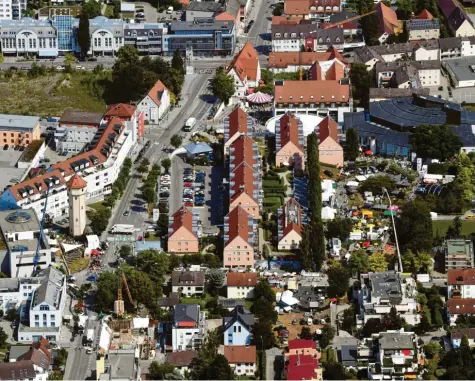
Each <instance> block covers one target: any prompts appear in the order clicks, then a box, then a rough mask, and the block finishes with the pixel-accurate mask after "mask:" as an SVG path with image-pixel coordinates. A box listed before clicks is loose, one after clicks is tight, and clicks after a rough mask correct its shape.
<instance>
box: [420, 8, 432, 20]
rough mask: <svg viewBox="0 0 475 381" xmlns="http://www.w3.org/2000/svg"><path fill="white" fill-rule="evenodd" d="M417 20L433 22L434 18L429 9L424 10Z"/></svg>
mask: <svg viewBox="0 0 475 381" xmlns="http://www.w3.org/2000/svg"><path fill="white" fill-rule="evenodd" d="M417 18H418V19H419V20H433V19H434V16H432V14H431V13H430V12H429V11H428V10H427V9H423V10H422V11H421V13H419V15H418V16H417Z"/></svg>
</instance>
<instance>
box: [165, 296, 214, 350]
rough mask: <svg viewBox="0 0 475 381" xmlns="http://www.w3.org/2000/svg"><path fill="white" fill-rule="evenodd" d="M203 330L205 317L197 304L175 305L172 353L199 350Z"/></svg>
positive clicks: (204, 328) (203, 333)
mask: <svg viewBox="0 0 475 381" xmlns="http://www.w3.org/2000/svg"><path fill="white" fill-rule="evenodd" d="M205 330H206V315H205V312H202V311H201V307H200V305H199V304H177V305H176V306H175V310H174V312H173V325H172V350H173V352H177V351H189V350H197V349H199V348H200V346H201V344H202V342H203V339H204V336H205Z"/></svg>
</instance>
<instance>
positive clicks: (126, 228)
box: [109, 224, 135, 235]
mask: <svg viewBox="0 0 475 381" xmlns="http://www.w3.org/2000/svg"><path fill="white" fill-rule="evenodd" d="M134 232H135V226H134V225H126V224H116V225H114V226H112V228H111V230H110V231H109V233H110V234H126V235H132V234H134Z"/></svg>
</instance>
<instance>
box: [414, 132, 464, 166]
mask: <svg viewBox="0 0 475 381" xmlns="http://www.w3.org/2000/svg"><path fill="white" fill-rule="evenodd" d="M409 142H410V143H411V147H412V151H413V152H415V153H416V154H417V156H419V157H422V158H431V159H438V160H440V161H445V160H447V159H449V158H451V157H454V156H455V155H456V154H457V153H459V151H460V148H461V147H462V145H463V143H462V140H461V139H460V137H459V136H458V135H456V134H455V133H453V132H452V130H451V128H450V127H449V126H448V125H445V124H444V125H431V124H423V125H420V126H417V127H416V128H415V129H414V132H413V133H412V134H411V136H410V138H409Z"/></svg>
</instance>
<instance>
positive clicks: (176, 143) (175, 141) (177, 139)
mask: <svg viewBox="0 0 475 381" xmlns="http://www.w3.org/2000/svg"><path fill="white" fill-rule="evenodd" d="M182 141H183V139H182V138H181V136H180V135H177V134H175V135H173V136H172V137H171V139H170V144H171V145H172V146H173V147H175V148H178V147H180V146H181V144H182Z"/></svg>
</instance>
